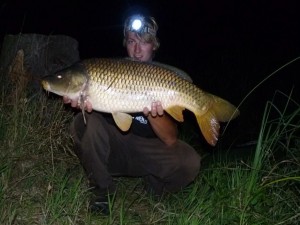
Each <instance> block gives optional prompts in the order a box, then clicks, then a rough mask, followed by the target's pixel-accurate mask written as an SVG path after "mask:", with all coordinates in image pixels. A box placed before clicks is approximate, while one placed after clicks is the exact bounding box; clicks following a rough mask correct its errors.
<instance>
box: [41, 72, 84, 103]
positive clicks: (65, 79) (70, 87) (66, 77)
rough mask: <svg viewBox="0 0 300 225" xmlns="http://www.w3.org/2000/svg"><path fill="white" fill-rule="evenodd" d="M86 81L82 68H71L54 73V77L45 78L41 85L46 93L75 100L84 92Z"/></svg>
mask: <svg viewBox="0 0 300 225" xmlns="http://www.w3.org/2000/svg"><path fill="white" fill-rule="evenodd" d="M87 80H88V79H87V76H86V74H85V72H84V70H83V69H82V68H80V67H78V66H71V67H69V68H66V69H63V70H60V71H58V72H56V73H55V74H54V75H49V76H45V77H44V78H42V81H41V84H42V86H43V88H44V89H45V90H46V91H48V92H52V93H55V94H57V95H60V96H67V97H69V98H70V99H75V98H77V97H78V96H79V95H80V93H81V92H82V91H83V90H84V88H85V86H86V84H87Z"/></svg>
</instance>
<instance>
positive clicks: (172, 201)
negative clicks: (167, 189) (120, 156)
mask: <svg viewBox="0 0 300 225" xmlns="http://www.w3.org/2000/svg"><path fill="white" fill-rule="evenodd" d="M4 77H5V76H2V79H5V78H4ZM1 81H2V80H1ZM1 84H6V85H3V86H2V88H1V98H0V99H1V102H0V110H1V114H0V128H1V129H0V138H1V139H0V156H1V157H0V172H1V176H0V224H5V225H6V224H7V225H10V224H22V225H26V224H120V225H121V224H170V225H176V224H178V225H181V224H189V225H193V224H195V225H199V224H205V225H206V224H207V225H210V224H212V225H215V224H218V225H226V224H230V225H232V224H239V225H246V224H251V225H252V224H261V225H264V224H266V225H269V224H278V225H279V224H298V221H299V220H300V151H299V150H300V135H299V128H300V107H299V104H298V103H297V102H295V101H294V100H292V96H287V95H285V94H283V93H279V92H278V93H276V94H275V97H274V99H272V100H270V102H268V103H267V104H266V108H265V112H264V115H263V117H262V123H261V129H260V133H259V135H258V142H257V145H256V146H255V147H254V148H253V151H252V152H253V155H248V156H247V157H245V158H243V159H238V158H233V157H230V156H229V155H228V154H231V153H230V149H228V151H226V149H219V150H218V151H215V154H213V153H208V154H207V156H206V157H205V159H204V160H205V164H204V165H203V167H202V170H201V171H200V174H199V176H198V177H197V178H196V180H195V181H194V183H193V184H191V185H190V186H188V187H187V188H185V189H184V190H182V191H180V192H178V193H176V194H172V195H171V194H169V195H165V196H163V197H162V198H160V199H157V198H155V197H154V196H152V195H148V194H146V193H144V192H143V182H142V179H141V178H125V177H123V178H116V181H117V183H118V187H117V189H118V190H117V192H116V194H115V195H114V196H113V197H112V199H110V209H111V212H112V213H111V215H110V216H107V217H105V216H102V215H94V214H90V213H89V212H88V210H87V208H88V200H89V197H90V196H89V195H90V192H89V190H88V185H87V180H86V177H85V175H84V172H83V170H82V168H81V166H80V165H79V162H78V159H77V158H76V156H75V155H74V154H73V152H72V141H71V139H70V137H69V132H68V127H69V123H70V121H71V120H72V117H73V114H72V112H70V110H67V109H66V108H65V106H64V105H63V104H62V101H61V100H60V99H57V98H55V97H53V96H47V95H45V93H43V92H42V91H40V90H31V89H30V88H27V89H24V91H23V92H21V93H20V92H15V91H13V90H14V89H13V88H12V87H13V86H14V84H13V83H10V82H9V81H7V80H5V82H3V81H2V82H1ZM7 87H9V88H7ZM16 93H17V94H16ZM278 98H284V99H285V101H284V102H285V104H284V105H282V104H277V102H276V101H277V99H278ZM188 136H189V135H186V134H183V136H182V137H187V138H188ZM199 151H200V149H199ZM239 151H244V149H239ZM220 152H222V153H225V152H228V154H220Z"/></svg>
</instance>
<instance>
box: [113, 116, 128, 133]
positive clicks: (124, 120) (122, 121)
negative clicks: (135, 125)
mask: <svg viewBox="0 0 300 225" xmlns="http://www.w3.org/2000/svg"><path fill="white" fill-rule="evenodd" d="M112 116H113V118H114V121H115V123H116V124H117V126H118V127H119V128H120V129H121V130H122V131H128V130H129V128H130V126H131V123H132V116H131V115H129V114H127V113H122V112H115V113H112Z"/></svg>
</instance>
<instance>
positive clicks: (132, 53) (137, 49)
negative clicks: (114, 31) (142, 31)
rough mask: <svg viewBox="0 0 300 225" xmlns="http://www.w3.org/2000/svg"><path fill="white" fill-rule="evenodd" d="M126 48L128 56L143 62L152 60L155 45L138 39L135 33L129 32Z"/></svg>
mask: <svg viewBox="0 0 300 225" xmlns="http://www.w3.org/2000/svg"><path fill="white" fill-rule="evenodd" d="M126 48H127V53H128V56H129V57H131V58H133V59H135V60H138V61H142V62H148V61H151V60H152V57H153V51H154V45H153V43H148V42H145V41H144V40H143V39H142V38H140V37H138V35H137V34H136V33H135V32H131V31H128V33H127V40H126Z"/></svg>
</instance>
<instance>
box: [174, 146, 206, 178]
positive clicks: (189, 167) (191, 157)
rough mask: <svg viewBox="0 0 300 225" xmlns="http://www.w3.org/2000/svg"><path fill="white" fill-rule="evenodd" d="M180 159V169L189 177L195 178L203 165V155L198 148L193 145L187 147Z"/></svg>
mask: <svg viewBox="0 0 300 225" xmlns="http://www.w3.org/2000/svg"><path fill="white" fill-rule="evenodd" d="M179 161H180V163H179V166H180V170H182V172H183V173H184V174H186V176H187V179H191V180H192V179H194V178H195V177H196V176H197V174H198V173H199V170H200V166H201V157H200V155H199V154H198V153H197V152H196V150H195V149H193V148H192V147H189V148H188V149H185V151H184V156H183V157H180V159H179Z"/></svg>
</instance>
